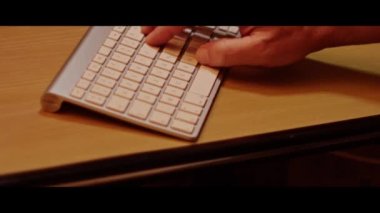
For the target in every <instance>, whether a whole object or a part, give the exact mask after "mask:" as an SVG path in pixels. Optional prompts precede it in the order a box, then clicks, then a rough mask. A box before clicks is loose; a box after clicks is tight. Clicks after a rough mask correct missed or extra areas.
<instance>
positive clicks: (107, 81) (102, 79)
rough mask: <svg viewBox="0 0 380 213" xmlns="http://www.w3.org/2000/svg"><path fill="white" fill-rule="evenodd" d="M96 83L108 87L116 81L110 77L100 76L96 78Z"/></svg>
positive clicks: (111, 86) (112, 85)
mask: <svg viewBox="0 0 380 213" xmlns="http://www.w3.org/2000/svg"><path fill="white" fill-rule="evenodd" d="M96 83H97V84H99V85H102V86H105V87H108V88H113V87H114V86H115V84H116V81H115V80H112V79H110V78H106V77H103V76H100V77H99V78H98V80H96Z"/></svg>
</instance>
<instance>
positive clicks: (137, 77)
mask: <svg viewBox="0 0 380 213" xmlns="http://www.w3.org/2000/svg"><path fill="white" fill-rule="evenodd" d="M124 78H126V79H129V80H132V81H135V82H137V83H140V82H141V81H142V80H143V78H144V76H143V75H141V74H139V73H136V72H132V71H128V72H127V74H126V75H125V76H124Z"/></svg>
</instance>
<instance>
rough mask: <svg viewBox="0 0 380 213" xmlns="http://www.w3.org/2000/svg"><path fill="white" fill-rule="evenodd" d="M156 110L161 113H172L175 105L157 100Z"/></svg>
mask: <svg viewBox="0 0 380 213" xmlns="http://www.w3.org/2000/svg"><path fill="white" fill-rule="evenodd" d="M156 110H158V111H160V112H163V113H166V114H168V115H172V114H173V113H174V111H175V107H174V106H171V105H168V104H164V103H161V102H158V103H157V106H156Z"/></svg>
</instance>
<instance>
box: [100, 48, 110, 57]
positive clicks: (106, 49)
mask: <svg viewBox="0 0 380 213" xmlns="http://www.w3.org/2000/svg"><path fill="white" fill-rule="evenodd" d="M111 50H112V49H111V48H108V47H106V46H102V47H100V49H99V51H98V52H99V53H100V54H102V55H105V56H109V54H110V53H111Z"/></svg>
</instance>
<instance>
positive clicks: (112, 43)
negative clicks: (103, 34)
mask: <svg viewBox="0 0 380 213" xmlns="http://www.w3.org/2000/svg"><path fill="white" fill-rule="evenodd" d="M115 44H116V41H115V40H112V39H109V38H107V39H106V41H105V42H104V46H106V47H109V48H114V47H115Z"/></svg>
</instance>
